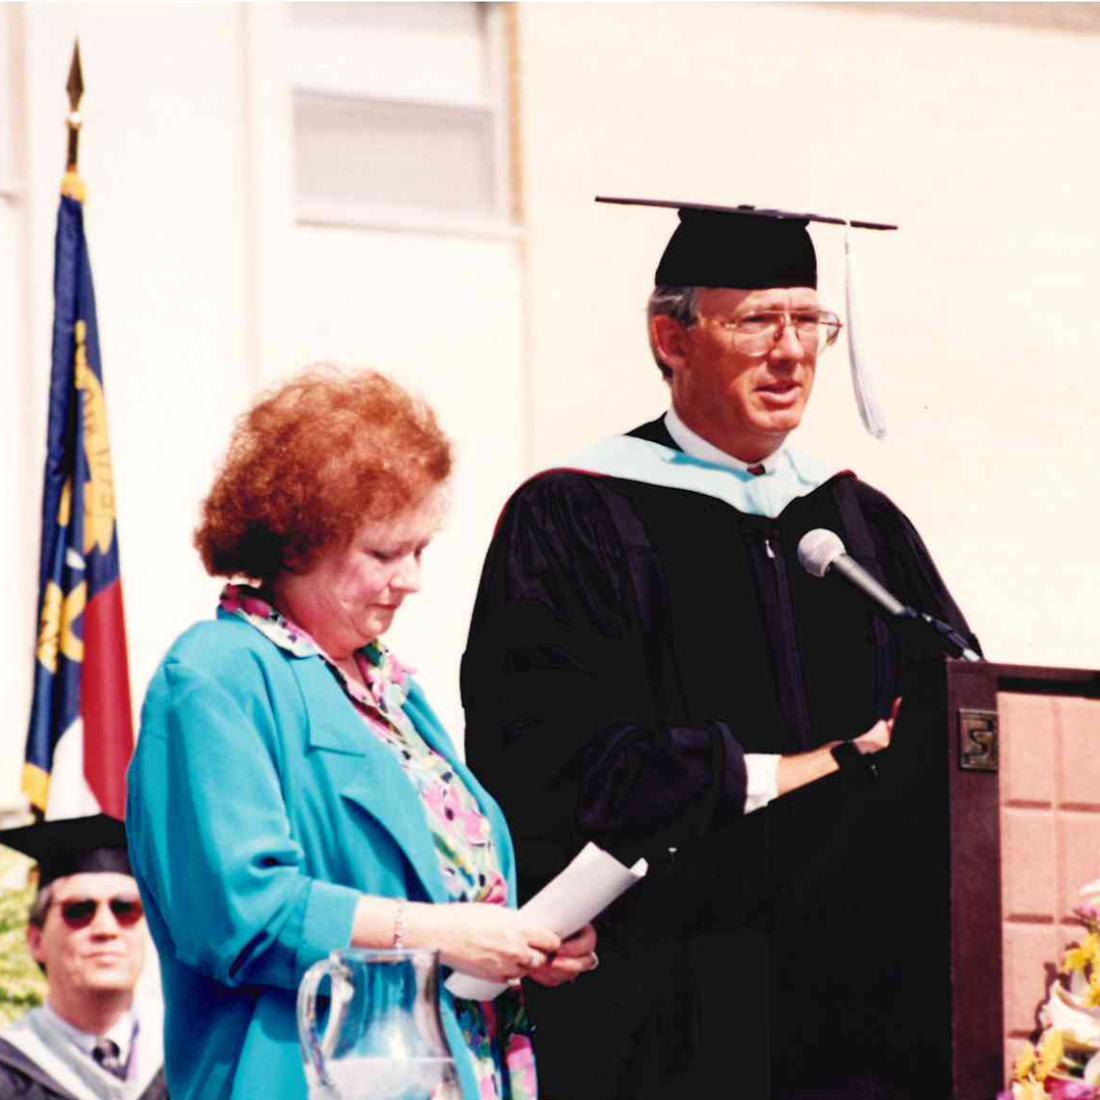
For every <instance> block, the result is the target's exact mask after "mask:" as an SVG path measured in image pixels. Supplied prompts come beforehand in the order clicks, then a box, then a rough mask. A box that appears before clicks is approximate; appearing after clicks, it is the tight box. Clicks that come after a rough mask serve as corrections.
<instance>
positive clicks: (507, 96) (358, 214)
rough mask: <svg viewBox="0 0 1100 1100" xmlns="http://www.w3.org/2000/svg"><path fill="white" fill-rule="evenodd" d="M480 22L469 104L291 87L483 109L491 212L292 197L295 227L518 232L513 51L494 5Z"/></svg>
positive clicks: (330, 95) (320, 94)
mask: <svg viewBox="0 0 1100 1100" xmlns="http://www.w3.org/2000/svg"><path fill="white" fill-rule="evenodd" d="M482 9H483V12H484V18H485V20H486V49H487V56H488V66H489V71H488V88H487V91H486V95H485V97H484V99H483V100H482V101H481V102H480V103H475V104H469V103H467V104H458V103H453V102H446V101H433V100H430V99H426V100H420V99H418V100H412V99H403V98H399V97H385V96H362V97H360V96H354V95H346V96H345V95H338V94H336V93H334V92H333V91H332V90H331V89H323V90H322V89H317V88H311V87H309V86H303V85H296V86H295V87H294V88H293V89H292V94H293V96H294V98H295V100H297V99H298V98H299V97H302V98H308V99H314V100H321V99H326V100H334V99H342V100H348V101H359V102H364V103H377V104H380V105H385V104H392V105H396V106H404V105H409V106H417V107H426V108H429V109H430V108H436V109H439V110H446V111H453V112H458V113H471V114H472V113H487V114H489V115H490V116H491V118H492V134H493V139H492V140H493V213H492V214H488V215H478V216H466V215H462V214H452V213H448V212H444V211H439V212H435V211H427V210H426V211H404V210H395V209H393V208H392V207H386V206H381V205H378V204H373V203H369V202H354V201H349V202H341V201H321V200H313V199H303V198H300V197H299V196H297V195H295V196H294V218H295V222H296V223H297V224H298V225H319V226H335V227H343V228H358V229H388V230H406V231H413V232H423V233H431V234H437V235H447V236H472V237H482V238H490V239H508V240H516V239H519V238H520V237H521V236H522V227H521V226H520V225H518V224H517V221H516V217H515V215H516V211H517V209H518V203H517V201H516V199H515V197H514V196H513V194H512V188H513V180H514V176H515V173H514V171H513V167H512V160H513V157H514V156H515V155H516V150H515V149H513V148H512V126H511V112H512V111H514V110H516V109H517V106H518V105H517V104H515V103H513V102H512V89H511V87H510V84H509V80H510V66H509V54H510V51H511V50H512V49H514V48H515V47H514V43H513V42H512V41H511V40H510V35H509V33H508V28H507V26H506V19H507V18H508V17H507V15H506V13H505V12H504V10H503V5H502V4H499V3H491V4H483V5H482Z"/></svg>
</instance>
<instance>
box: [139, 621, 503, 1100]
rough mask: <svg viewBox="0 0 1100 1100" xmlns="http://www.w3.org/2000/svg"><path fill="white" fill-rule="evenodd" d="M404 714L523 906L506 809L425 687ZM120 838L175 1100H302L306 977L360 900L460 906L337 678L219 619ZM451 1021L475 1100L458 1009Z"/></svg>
mask: <svg viewBox="0 0 1100 1100" xmlns="http://www.w3.org/2000/svg"><path fill="white" fill-rule="evenodd" d="M405 712H406V713H407V714H408V716H409V718H410V719H411V720H412V722H413V725H415V726H416V728H417V729H418V730H419V731H420V733H421V734H422V736H423V737H424V739H425V740H426V741H427V742H428V744H429V745H431V746H432V747H433V748H434V749H436V750H437V751H438V752H439V753H441V754H442V755H443V756H444V757H446V758H447V760H448V761H449V762H450V763H451V764H452V765H453V767H454V769H455V771H456V772H457V773H458V774H459V775H460V776H461V777H462V779H463V781H464V782H465V783H466V784H467V786H468V787H469V788H470V790H471V791H472V792H473V794H474V796H475V797H476V798H477V800H478V802H479V803H480V805H481V809H482V811H483V812H484V813H485V815H486V816H487V818H488V819H489V822H490V824H491V827H492V831H493V839H494V841H495V843H496V845H497V849H498V851H499V853H500V856H501V861H502V864H503V871H504V874H505V877H506V878H507V880H508V883H509V897H511V898H512V899H514V898H515V894H516V887H515V866H514V857H513V854H512V844H511V839H510V837H509V835H508V829H507V826H506V824H505V822H504V818H503V816H502V814H501V812H500V809H499V808H498V806H497V805H496V803H495V802H494V801H493V799H492V798H491V797H490V796H489V794H488V793H487V792H486V791H485V789H484V788H483V787H482V786H481V784H480V783H478V781H477V780H476V779H475V778H474V777H473V775H472V774H471V773H470V771H469V770H468V769H467V768H466V766H465V765H464V764H463V763H461V762H460V761H459V759H458V758H457V756H456V754H455V750H454V746H453V745H452V744H451V741H450V739H449V738H448V736H447V734H446V732H445V731H444V730H443V727H442V726H441V725H440V723H439V720H438V719H437V718H436V716H435V715H434V714H433V713H432V711H431V708H430V707H429V706H428V704H427V702H426V701H425V699H424V696H423V694H422V692H421V691H420V689H419V687H418V686H416V685H415V684H413V685H412V686H411V690H410V691H409V695H408V699H407V702H406V705H405ZM126 824H127V829H128V832H129V843H130V858H131V862H132V863H133V868H134V875H135V877H136V878H137V882H138V886H139V888H140V890H141V895H142V898H143V900H144V902H145V906H146V910H147V913H148V919H149V928H150V931H151V932H152V935H153V940H154V942H155V943H156V946H157V951H158V953H159V955H160V964H161V975H162V982H163V987H164V997H165V1008H166V1015H165V1044H164V1047H165V1069H166V1071H167V1076H168V1088H169V1092H170V1093H171V1096H172V1100H221V1098H226V1100H229V1098H232V1100H257V1098H259V1097H263V1098H264V1100H283V1098H286V1100H306V1096H307V1089H306V1079H305V1070H304V1068H303V1064H302V1057H301V1053H300V1048H299V1045H298V1032H297V1024H296V1018H295V997H296V991H297V988H298V983H299V982H300V981H301V978H302V975H303V974H304V973H305V971H306V969H307V968H308V967H309V966H311V965H312V964H313V963H315V962H317V960H318V959H322V958H324V957H325V956H326V955H327V954H328V953H329V952H330V951H331V950H333V949H334V948H340V947H346V946H347V945H348V944H349V943H350V941H351V930H352V920H353V916H354V912H355V906H356V902H357V900H358V898H359V896H360V895H361V894H376V895H381V896H384V897H391V898H409V899H411V900H413V901H430V902H440V903H444V902H446V901H448V897H447V893H446V890H445V888H444V884H443V877H442V874H441V872H440V869H439V861H438V858H437V856H436V851H435V846H434V843H433V840H432V835H431V832H430V830H429V827H428V824H427V819H426V817H425V814H424V810H423V807H422V804H421V801H420V796H419V795H418V794H417V792H416V790H415V788H414V787H413V785H412V784H411V783H410V781H409V779H408V778H407V776H406V775H405V773H404V771H403V770H402V768H401V766H400V764H399V763H398V761H397V758H396V757H395V755H394V753H393V751H392V750H391V749H389V748H388V747H387V746H385V745H384V744H382V742H381V741H379V740H378V739H377V738H375V737H372V736H371V735H370V733H369V732H368V731H367V730H366V729H365V728H364V725H363V719H362V717H361V716H360V715H359V713H358V712H357V711H356V709H355V707H354V706H353V705H352V703H351V702H350V700H349V699H348V697H347V695H346V694H345V693H344V690H343V688H342V687H341V686H340V685H339V684H338V683H337V681H336V679H335V677H334V676H333V674H332V673H331V671H330V670H329V668H328V667H327V666H326V664H325V663H324V661H323V659H322V658H321V657H319V656H310V657H296V656H294V655H293V654H291V653H289V652H287V651H285V650H282V649H280V648H279V647H278V646H276V645H275V644H274V643H273V642H271V641H269V640H268V639H267V638H265V637H264V636H263V635H262V634H261V633H260V632H259V631H258V630H256V629H255V628H254V627H253V626H250V625H249V624H248V623H247V622H244V621H243V620H240V619H236V618H234V617H233V616H230V615H227V614H225V613H224V612H220V611H219V613H218V619H217V621H214V622H204V623H199V624H198V625H197V626H194V627H192V628H191V629H190V630H188V631H187V632H186V633H185V634H184V635H183V636H182V637H181V638H180V639H179V640H178V641H177V642H176V643H175V645H173V646H172V648H171V649H170V650H169V652H168V655H167V656H166V657H165V658H164V661H163V662H162V663H161V665H160V667H159V668H158V669H157V671H156V673H155V675H154V676H153V679H152V682H151V684H150V686H149V691H148V694H147V695H146V698H145V705H144V707H143V709H142V719H141V735H140V737H139V738H138V743H137V748H136V750H135V753H134V759H133V762H132V763H131V765H130V773H129V803H128V807H127V815H126ZM442 1013H443V1023H444V1027H445V1030H446V1033H447V1038H448V1040H449V1041H450V1045H451V1050H452V1051H453V1053H454V1057H455V1062H456V1064H457V1067H458V1073H459V1080H460V1083H461V1086H462V1092H463V1096H464V1097H465V1098H466V1100H475V1098H476V1097H477V1096H478V1090H477V1087H476V1084H475V1079H474V1069H473V1061H472V1058H471V1056H470V1054H469V1051H468V1048H467V1046H466V1043H465V1040H464V1039H463V1037H462V1033H461V1031H460V1029H459V1026H458V1023H457V1020H456V1017H455V1013H454V1006H453V1003H452V1000H451V996H450V994H449V993H447V992H446V991H443V992H442Z"/></svg>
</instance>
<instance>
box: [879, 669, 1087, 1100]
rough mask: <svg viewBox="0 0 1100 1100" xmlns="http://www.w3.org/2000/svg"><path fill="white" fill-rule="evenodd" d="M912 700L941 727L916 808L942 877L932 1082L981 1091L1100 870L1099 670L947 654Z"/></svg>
mask: <svg viewBox="0 0 1100 1100" xmlns="http://www.w3.org/2000/svg"><path fill="white" fill-rule="evenodd" d="M920 696H921V698H920V710H921V711H922V712H923V716H922V717H923V721H922V724H923V725H924V726H925V729H926V730H928V729H931V730H936V731H939V732H940V733H942V736H940V737H936V738H934V746H933V748H934V755H939V758H940V765H941V767H939V768H938V767H936V766H935V765H934V761H933V762H932V767H931V768H930V772H929V774H930V776H931V778H932V782H931V785H930V787H929V788H927V789H929V790H933V791H938V792H939V793H940V794H943V793H945V794H946V798H947V806H946V807H945V806H944V805H943V802H942V801H940V798H939V797H938V796H934V797H932V798H931V799H930V800H929V801H928V802H927V804H926V805H925V811H926V812H927V815H928V816H927V819H926V821H927V825H928V829H929V839H930V842H931V843H932V844H934V845H935V846H936V847H937V848H938V847H940V845H941V844H942V843H943V842H944V841H946V842H947V847H948V858H947V860H946V864H947V866H946V868H945V869H944V870H945V871H946V874H943V873H937V872H935V871H929V872H928V874H929V875H935V876H936V877H938V879H939V881H938V883H934V884H931V885H933V887H934V889H935V892H936V894H937V895H938V896H939V898H940V899H941V900H940V902H938V903H936V904H934V905H933V906H932V908H931V909H930V910H929V913H930V921H929V924H930V927H929V929H928V931H929V934H930V936H931V937H932V938H933V940H934V941H935V942H936V943H938V944H939V946H940V948H941V951H940V953H939V957H940V959H941V960H942V962H943V964H944V967H945V969H944V970H942V971H941V976H942V981H941V982H940V985H939V987H940V990H941V995H942V997H943V998H944V1000H943V1001H941V1004H943V1007H944V1009H945V1014H946V1015H947V1016H948V1017H949V1019H950V1044H949V1049H950V1065H949V1066H948V1065H947V1064H946V1063H945V1064H944V1065H943V1066H942V1075H943V1076H942V1077H941V1080H943V1079H945V1078H946V1077H947V1076H948V1074H949V1077H950V1095H951V1096H952V1097H953V1098H954V1100H992V1098H993V1097H995V1096H996V1094H997V1092H998V1090H999V1089H1000V1088H1002V1087H1003V1084H1004V1081H1005V1079H1006V1076H1007V1071H1006V1067H1008V1068H1010V1067H1011V1064H1012V1060H1013V1058H1014V1056H1015V1053H1016V1050H1017V1049H1018V1048H1019V1047H1020V1045H1021V1044H1022V1040H1023V1039H1025V1038H1026V1037H1027V1036H1028V1035H1029V1034H1030V1033H1031V1032H1032V1031H1033V1030H1034V1029H1035V1027H1036V1023H1037V1021H1036V1008H1037V1006H1038V1005H1039V1003H1040V1001H1041V1000H1043V999H1044V996H1045V993H1046V989H1047V986H1048V985H1049V983H1050V979H1051V977H1052V976H1053V973H1054V968H1055V967H1056V965H1057V963H1058V960H1059V958H1060V956H1061V952H1062V949H1063V947H1064V946H1065V945H1066V944H1067V943H1069V942H1071V941H1073V940H1075V939H1078V938H1079V936H1080V934H1081V933H1080V929H1079V927H1078V926H1077V925H1074V924H1072V923H1070V922H1069V919H1068V918H1069V917H1070V914H1071V911H1072V909H1073V907H1074V906H1075V905H1076V904H1077V903H1078V898H1077V892H1078V890H1079V889H1080V887H1081V886H1083V885H1084V884H1085V883H1086V882H1091V881H1094V880H1096V879H1098V878H1100V672H1094V671H1085V670H1079V669H1059V668H1033V667H1029V666H1024V665H1005V664H993V663H991V662H982V663H967V662H962V661H948V662H946V663H944V664H941V665H933V666H929V667H928V668H927V669H925V670H924V672H923V675H922V683H921V685H920ZM907 705H908V700H907ZM901 732H902V731H901V728H900V727H899V734H900V733H901ZM944 750H946V756H944ZM927 759H928V758H926V760H927ZM941 769H942V770H941ZM937 773H938V774H937ZM944 809H946V810H947V813H946V824H947V832H946V833H944V832H943V829H942V827H943V824H944V818H943V816H942V814H943V810H944ZM937 815H941V816H939V820H938V821H937V820H936V818H937ZM914 885H915V887H916V888H917V889H920V888H922V887H927V886H929V885H930V883H928V882H925V883H923V884H922V883H915V884H914ZM941 891H945V892H946V893H943V892H941ZM936 999H937V1000H939V997H937V998H936ZM945 1022H946V1021H945ZM945 1084H946V1080H945ZM937 1091H938V1090H937ZM944 1091H946V1090H944Z"/></svg>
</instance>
